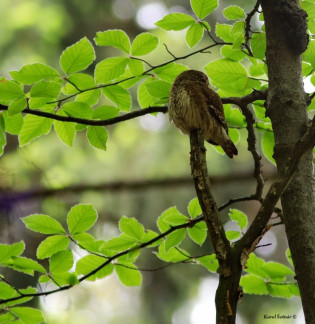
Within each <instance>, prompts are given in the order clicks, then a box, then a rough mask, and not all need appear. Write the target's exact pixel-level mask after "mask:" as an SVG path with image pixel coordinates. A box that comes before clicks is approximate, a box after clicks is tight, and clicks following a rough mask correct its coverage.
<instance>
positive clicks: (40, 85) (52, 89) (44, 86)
mask: <svg viewBox="0 0 315 324" xmlns="http://www.w3.org/2000/svg"><path fill="white" fill-rule="evenodd" d="M60 90H61V84H60V83H57V82H53V81H44V80H41V81H38V82H36V83H35V84H34V85H33V87H32V89H31V91H30V95H31V97H46V98H57V97H58V95H59V93H60Z"/></svg>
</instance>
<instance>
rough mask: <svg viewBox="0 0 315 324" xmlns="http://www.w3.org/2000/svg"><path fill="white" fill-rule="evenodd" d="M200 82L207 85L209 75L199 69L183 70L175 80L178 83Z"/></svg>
mask: <svg viewBox="0 0 315 324" xmlns="http://www.w3.org/2000/svg"><path fill="white" fill-rule="evenodd" d="M187 81H188V82H198V83H202V84H205V85H207V86H208V85H209V79H208V77H207V76H206V75H205V74H204V73H203V72H201V71H197V70H188V71H184V72H182V73H181V74H180V75H178V76H177V78H176V79H175V82H176V83H177V84H181V83H183V82H187Z"/></svg>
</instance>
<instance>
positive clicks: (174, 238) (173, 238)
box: [165, 228, 186, 252]
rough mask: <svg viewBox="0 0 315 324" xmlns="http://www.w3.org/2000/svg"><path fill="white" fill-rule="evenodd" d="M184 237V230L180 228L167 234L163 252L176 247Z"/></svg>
mask: <svg viewBox="0 0 315 324" xmlns="http://www.w3.org/2000/svg"><path fill="white" fill-rule="evenodd" d="M185 237H186V229H185V228H181V229H179V230H177V231H174V232H173V233H171V234H169V235H168V236H167V237H166V240H165V251H166V252H168V250H169V249H171V248H173V247H176V246H178V245H179V244H180V243H182V241H183V240H184V239H185Z"/></svg>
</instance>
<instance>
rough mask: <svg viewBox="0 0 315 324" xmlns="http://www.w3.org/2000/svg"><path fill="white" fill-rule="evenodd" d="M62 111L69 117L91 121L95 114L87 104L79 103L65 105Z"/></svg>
mask: <svg viewBox="0 0 315 324" xmlns="http://www.w3.org/2000/svg"><path fill="white" fill-rule="evenodd" d="M61 111H63V112H65V113H66V115H67V116H71V117H78V118H83V119H91V118H92V114H93V110H92V108H91V107H90V106H89V105H88V104H87V103H85V102H79V101H74V102H68V103H66V104H64V105H63V106H62V108H61Z"/></svg>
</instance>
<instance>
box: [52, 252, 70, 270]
mask: <svg viewBox="0 0 315 324" xmlns="http://www.w3.org/2000/svg"><path fill="white" fill-rule="evenodd" d="M72 266H73V254H72V251H71V250H64V251H60V252H57V253H56V254H54V255H53V256H52V257H51V258H50V259H49V271H50V272H51V273H61V272H66V271H69V270H70V269H71V268H72Z"/></svg>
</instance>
